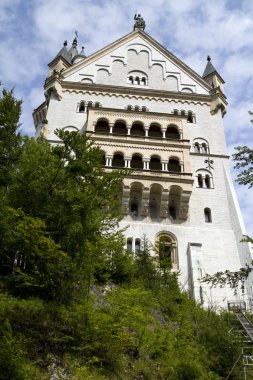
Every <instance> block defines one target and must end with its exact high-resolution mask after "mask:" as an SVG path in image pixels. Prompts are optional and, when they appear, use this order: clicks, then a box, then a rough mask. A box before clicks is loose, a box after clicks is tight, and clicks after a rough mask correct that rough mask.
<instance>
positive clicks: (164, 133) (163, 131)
mask: <svg viewBox="0 0 253 380" xmlns="http://www.w3.org/2000/svg"><path fill="white" fill-rule="evenodd" d="M166 131H167V128H162V134H163V139H165V138H166Z"/></svg>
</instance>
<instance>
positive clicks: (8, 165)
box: [0, 88, 22, 188]
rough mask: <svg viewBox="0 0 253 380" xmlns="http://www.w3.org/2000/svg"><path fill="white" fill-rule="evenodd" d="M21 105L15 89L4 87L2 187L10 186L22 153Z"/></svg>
mask: <svg viewBox="0 0 253 380" xmlns="http://www.w3.org/2000/svg"><path fill="white" fill-rule="evenodd" d="M21 105H22V100H17V99H15V97H14V95H13V90H10V91H8V90H6V89H5V88H3V89H2V91H1V95H0V188H1V187H2V186H4V187H7V186H8V184H9V181H10V173H11V170H12V169H13V168H14V165H15V163H16V162H17V160H18V157H19V155H20V150H21V145H22V136H21V132H20V130H19V127H20V124H19V118H20V114H21Z"/></svg>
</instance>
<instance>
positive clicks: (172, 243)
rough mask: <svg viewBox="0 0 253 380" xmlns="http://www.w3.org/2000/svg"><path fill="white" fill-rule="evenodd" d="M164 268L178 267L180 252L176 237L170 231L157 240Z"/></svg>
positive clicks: (160, 261) (161, 263)
mask: <svg viewBox="0 0 253 380" xmlns="http://www.w3.org/2000/svg"><path fill="white" fill-rule="evenodd" d="M156 248H157V251H158V255H159V263H160V268H161V269H162V270H170V269H178V254H177V242H176V239H175V238H174V237H173V236H172V235H171V234H169V233H164V234H162V235H160V236H159V237H158V239H157V241H156Z"/></svg>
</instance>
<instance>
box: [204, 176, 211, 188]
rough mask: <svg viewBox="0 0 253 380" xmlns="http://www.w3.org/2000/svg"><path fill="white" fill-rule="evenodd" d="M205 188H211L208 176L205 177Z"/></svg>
mask: <svg viewBox="0 0 253 380" xmlns="http://www.w3.org/2000/svg"><path fill="white" fill-rule="evenodd" d="M205 186H206V188H207V189H210V188H211V181H210V177H209V175H206V176H205Z"/></svg>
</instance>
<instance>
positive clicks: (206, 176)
mask: <svg viewBox="0 0 253 380" xmlns="http://www.w3.org/2000/svg"><path fill="white" fill-rule="evenodd" d="M196 185H197V187H201V188H203V189H213V188H214V182H213V177H212V173H211V172H210V171H209V170H207V169H199V170H197V173H196Z"/></svg>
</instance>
